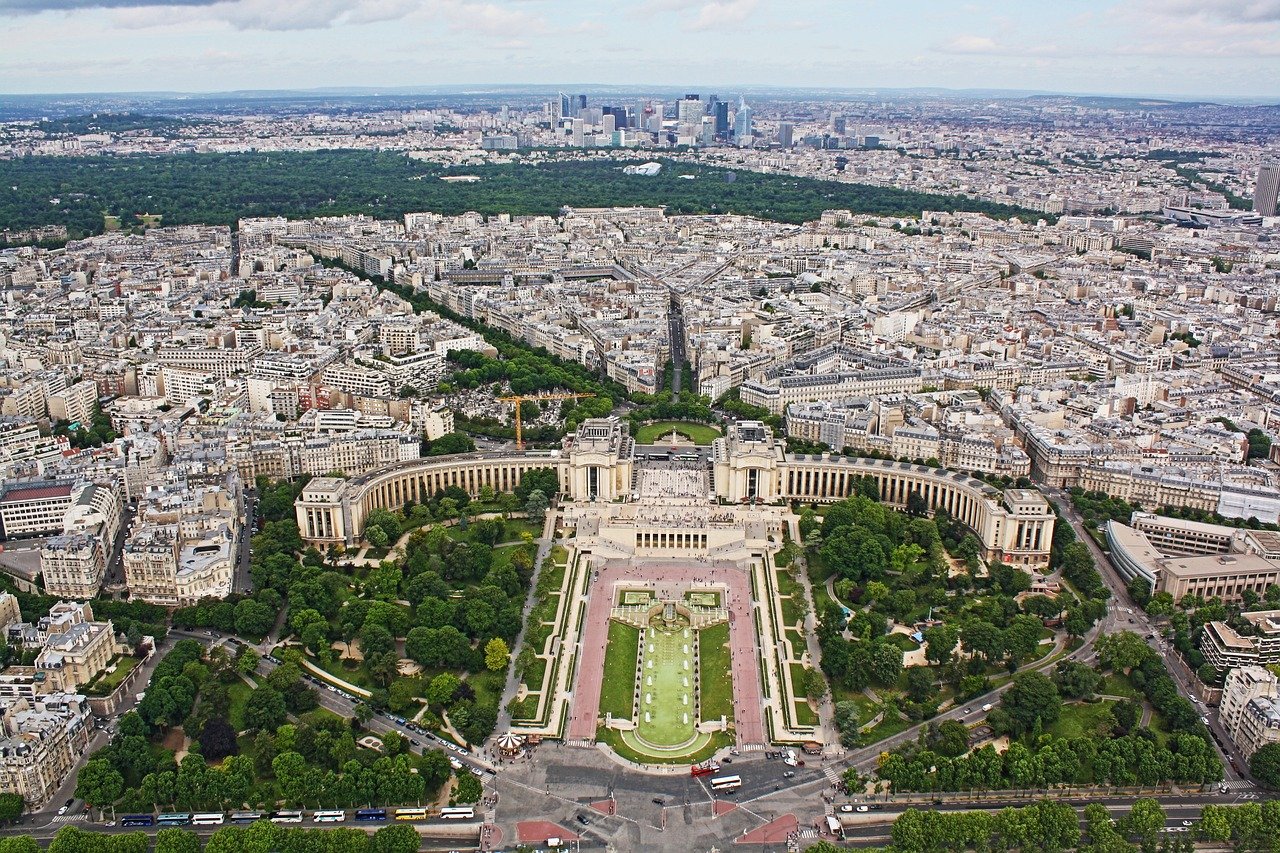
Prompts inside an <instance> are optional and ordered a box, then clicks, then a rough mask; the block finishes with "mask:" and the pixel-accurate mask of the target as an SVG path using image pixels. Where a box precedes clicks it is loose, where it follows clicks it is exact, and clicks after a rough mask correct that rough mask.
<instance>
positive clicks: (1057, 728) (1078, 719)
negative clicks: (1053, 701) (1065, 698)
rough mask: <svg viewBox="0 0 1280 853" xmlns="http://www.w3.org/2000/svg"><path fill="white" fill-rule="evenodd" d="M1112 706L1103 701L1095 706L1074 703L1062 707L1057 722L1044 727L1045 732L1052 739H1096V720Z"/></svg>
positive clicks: (1110, 703)
mask: <svg viewBox="0 0 1280 853" xmlns="http://www.w3.org/2000/svg"><path fill="white" fill-rule="evenodd" d="M1114 704H1115V703H1114V702H1106V701H1103V702H1098V703H1097V704H1089V703H1087V702H1074V703H1072V704H1069V705H1063V706H1062V715H1061V716H1060V717H1058V721H1057V722H1056V723H1054V724H1053V725H1052V726H1048V727H1046V729H1045V731H1046V732H1047V733H1049V734H1052V735H1053V736H1054V737H1062V738H1077V737H1087V738H1095V737H1098V720H1099V719H1100V718H1102V717H1103V716H1105V715H1106V714H1107V713H1108V712H1109V711H1110V709H1111V706H1112V705H1114Z"/></svg>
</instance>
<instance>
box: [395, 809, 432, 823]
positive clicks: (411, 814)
mask: <svg viewBox="0 0 1280 853" xmlns="http://www.w3.org/2000/svg"><path fill="white" fill-rule="evenodd" d="M426 819H427V810H426V809H396V820H426Z"/></svg>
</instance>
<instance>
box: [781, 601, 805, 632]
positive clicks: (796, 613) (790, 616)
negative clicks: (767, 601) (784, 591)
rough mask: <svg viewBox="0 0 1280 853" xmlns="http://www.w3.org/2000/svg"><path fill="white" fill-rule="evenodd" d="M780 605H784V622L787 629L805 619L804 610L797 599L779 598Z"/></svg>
mask: <svg viewBox="0 0 1280 853" xmlns="http://www.w3.org/2000/svg"><path fill="white" fill-rule="evenodd" d="M778 603H779V604H780V605H782V621H783V622H784V623H785V627H791V626H792V625H795V624H796V623H797V622H799V621H800V620H801V619H802V618H804V617H803V613H804V611H803V609H802V608H801V606H800V602H799V600H797V599H795V598H779V599H778Z"/></svg>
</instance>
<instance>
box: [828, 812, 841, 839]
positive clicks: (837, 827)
mask: <svg viewBox="0 0 1280 853" xmlns="http://www.w3.org/2000/svg"><path fill="white" fill-rule="evenodd" d="M827 832H829V833H831V834H832V835H834V836H835V837H836V838H844V827H843V826H842V825H841V824H840V821H839V820H837V819H836V816H835V815H827Z"/></svg>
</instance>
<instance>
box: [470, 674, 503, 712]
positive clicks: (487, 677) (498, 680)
mask: <svg viewBox="0 0 1280 853" xmlns="http://www.w3.org/2000/svg"><path fill="white" fill-rule="evenodd" d="M506 681H507V674H506V671H505V670H504V671H502V672H490V671H489V670H487V669H486V670H484V671H483V672H477V673H474V674H472V675H468V676H467V677H466V683H467V684H469V685H471V689H472V690H474V691H475V692H476V701H477V702H486V703H488V704H491V705H497V704H498V702H499V701H501V699H502V688H503V687H505V686H506Z"/></svg>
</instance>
